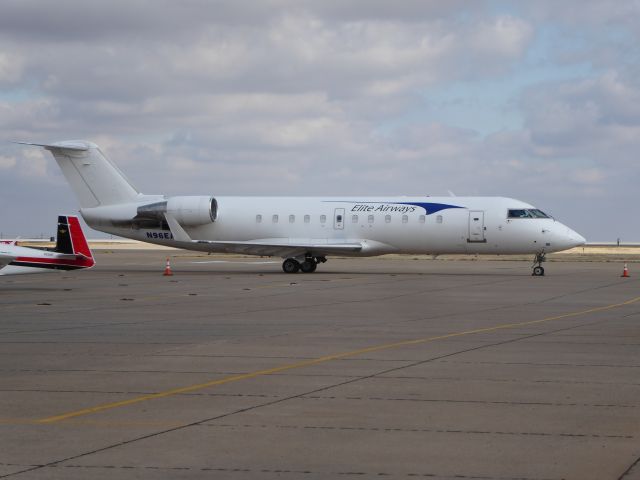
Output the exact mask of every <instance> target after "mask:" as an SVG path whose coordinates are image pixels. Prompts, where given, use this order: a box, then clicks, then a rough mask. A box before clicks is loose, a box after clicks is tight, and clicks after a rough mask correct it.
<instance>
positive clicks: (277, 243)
mask: <svg viewBox="0 0 640 480" xmlns="http://www.w3.org/2000/svg"><path fill="white" fill-rule="evenodd" d="M191 241H192V242H193V243H197V244H201V245H202V244H205V245H209V246H210V247H211V250H212V251H216V252H224V253H246V254H250V255H264V256H270V257H282V258H288V257H298V256H304V255H305V254H307V253H310V254H311V255H313V256H315V257H318V256H324V255H341V254H342V255H348V254H353V253H357V252H359V251H361V250H362V244H361V243H359V242H337V243H336V242H334V243H317V242H313V241H306V240H298V239H292V240H287V239H276V238H267V239H260V240H251V241H247V242H229V241H215V240H191Z"/></svg>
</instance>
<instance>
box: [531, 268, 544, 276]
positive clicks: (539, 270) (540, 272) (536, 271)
mask: <svg viewBox="0 0 640 480" xmlns="http://www.w3.org/2000/svg"><path fill="white" fill-rule="evenodd" d="M533 276H534V277H543V276H544V268H542V267H533Z"/></svg>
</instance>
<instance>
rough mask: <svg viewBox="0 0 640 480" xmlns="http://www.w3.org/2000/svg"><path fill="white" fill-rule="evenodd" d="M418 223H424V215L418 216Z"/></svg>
mask: <svg viewBox="0 0 640 480" xmlns="http://www.w3.org/2000/svg"><path fill="white" fill-rule="evenodd" d="M418 221H419V222H420V223H424V221H425V216H424V215H420V216H419V217H418Z"/></svg>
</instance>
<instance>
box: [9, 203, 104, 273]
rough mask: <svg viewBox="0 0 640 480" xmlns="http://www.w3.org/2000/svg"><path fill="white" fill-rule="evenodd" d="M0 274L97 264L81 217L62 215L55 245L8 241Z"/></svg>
mask: <svg viewBox="0 0 640 480" xmlns="http://www.w3.org/2000/svg"><path fill="white" fill-rule="evenodd" d="M0 250H1V251H0V275H18V274H24V273H45V272H55V271H57V270H80V269H83V268H91V267H93V266H94V265H95V263H96V262H95V260H94V259H93V254H92V253H91V249H89V244H88V243H87V239H86V238H85V236H84V233H83V232H82V228H81V227H80V222H79V221H78V217H74V216H66V215H60V216H59V217H58V234H57V240H56V246H55V248H54V249H46V248H28V247H22V246H17V245H7V246H5V247H3V248H2V249H0Z"/></svg>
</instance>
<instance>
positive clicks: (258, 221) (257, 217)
mask: <svg viewBox="0 0 640 480" xmlns="http://www.w3.org/2000/svg"><path fill="white" fill-rule="evenodd" d="M256 223H262V215H256Z"/></svg>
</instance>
